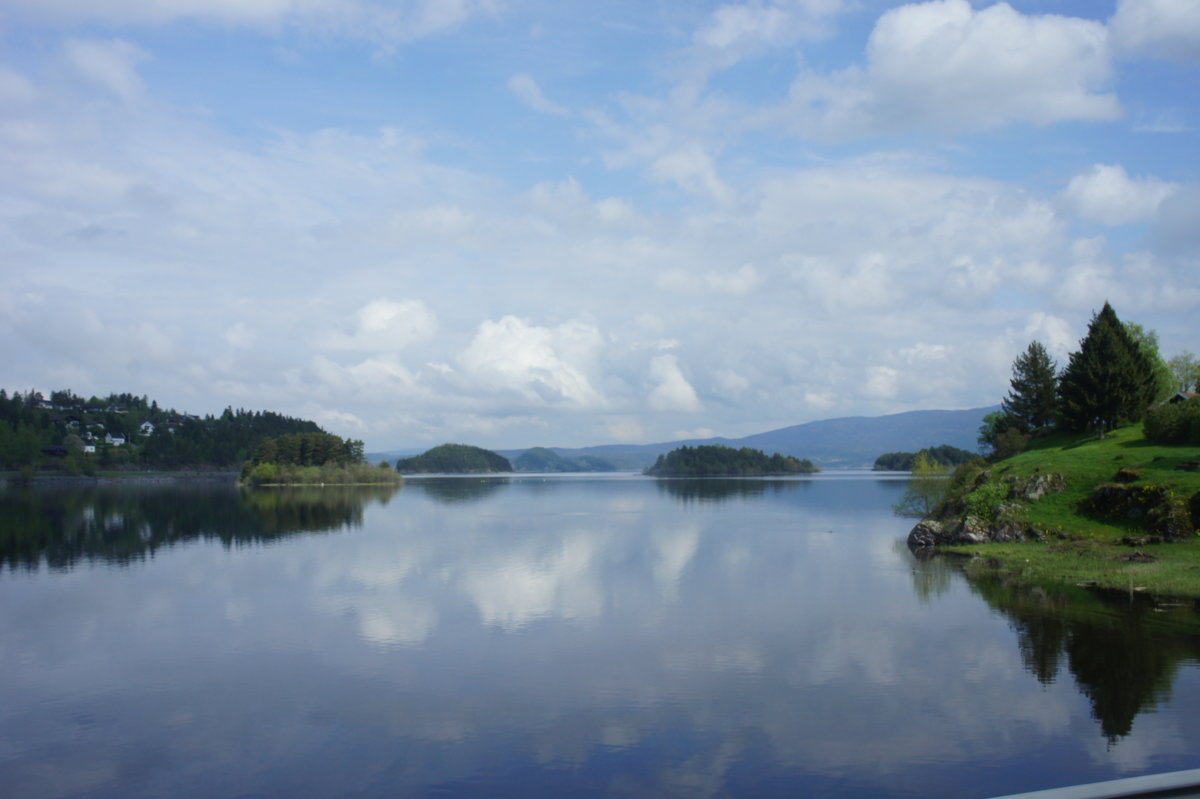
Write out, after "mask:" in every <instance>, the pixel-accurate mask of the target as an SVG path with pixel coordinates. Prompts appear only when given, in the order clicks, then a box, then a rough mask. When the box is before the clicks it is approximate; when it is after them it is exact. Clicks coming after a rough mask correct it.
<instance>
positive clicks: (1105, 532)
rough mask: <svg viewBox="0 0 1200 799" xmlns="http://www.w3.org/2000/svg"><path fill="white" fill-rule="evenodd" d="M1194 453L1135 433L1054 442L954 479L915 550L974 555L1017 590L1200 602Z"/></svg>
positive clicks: (1199, 474) (919, 531) (1198, 481)
mask: <svg viewBox="0 0 1200 799" xmlns="http://www.w3.org/2000/svg"><path fill="white" fill-rule="evenodd" d="M1198 468H1200V448H1197V447H1194V446H1180V445H1161V444H1154V443H1152V442H1150V441H1148V440H1147V439H1146V438H1145V436H1144V435H1143V427H1142V425H1141V424H1136V425H1130V426H1128V427H1123V428H1120V429H1118V430H1116V431H1114V432H1112V433H1111V434H1109V435H1108V436H1107V437H1106V438H1104V439H1102V440H1101V439H1097V438H1095V436H1092V435H1080V434H1058V435H1055V436H1051V437H1048V438H1045V439H1042V440H1040V441H1037V442H1035V444H1034V446H1033V447H1031V448H1030V449H1029V450H1028V451H1026V452H1023V453H1021V454H1020V455H1016V456H1014V457H1012V458H1008V459H1005V460H1002V461H998V462H996V463H994V464H988V465H986V466H977V467H974V468H969V467H968V468H965V469H963V470H960V472H958V473H957V474H956V476H955V478H954V479H953V480H952V481H951V483H950V485H949V493H948V496H947V499H946V501H945V502H944V503H943V505H942V507H941V508H940V509H939V510H938V511H937V512H935V514H934V515H933V516H932V517H930V518H928V519H925V520H922V521H921V522H920V523H919V524H917V526H916V527H914V528H913V531H912V533H911V534H910V535H909V546H910V547H911V548H913V549H918V550H919V549H929V548H931V547H932V548H937V549H940V550H943V551H951V552H958V553H962V554H969V555H972V556H981V557H977V558H976V560H975V561H973V562H972V563H973V565H974V568H976V569H982V568H986V564H988V563H992V564H998V568H999V569H1000V570H1001V571H1002V572H1004V573H1006V574H1010V575H1014V576H1017V577H1019V578H1020V580H1021V581H1023V582H1035V583H1036V582H1049V583H1081V584H1088V585H1095V586H1098V587H1101V588H1112V589H1121V590H1133V589H1137V590H1142V589H1145V590H1148V591H1151V592H1155V593H1159V594H1163V595H1173V596H1190V597H1200V537H1197V535H1196V531H1197V528H1198V527H1200V471H1197V469H1198Z"/></svg>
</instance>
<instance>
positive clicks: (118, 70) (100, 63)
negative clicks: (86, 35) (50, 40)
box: [63, 39, 148, 102]
mask: <svg viewBox="0 0 1200 799" xmlns="http://www.w3.org/2000/svg"><path fill="white" fill-rule="evenodd" d="M63 50H64V52H65V54H66V57H67V61H68V62H69V63H70V64H71V66H73V67H74V68H75V69H76V70H77V71H78V72H79V74H80V76H81V77H83V78H84V79H85V80H87V81H89V82H91V83H94V84H95V85H97V86H99V87H101V88H103V89H106V90H107V91H110V92H112V93H113V94H115V95H116V96H117V97H119V98H120V99H122V100H124V101H126V102H132V101H134V100H137V99H138V98H140V97H141V96H142V93H143V91H144V90H145V86H144V85H143V83H142V79H141V77H140V76H139V75H138V73H137V70H136V69H135V65H136V64H137V63H138V62H139V61H142V60H144V59H146V58H148V54H147V53H146V52H145V51H144V50H142V49H141V48H139V47H136V46H134V45H132V44H130V43H129V42H125V41H122V40H120V39H110V40H107V41H101V40H97V39H68V40H67V41H66V43H65V44H64V45H63Z"/></svg>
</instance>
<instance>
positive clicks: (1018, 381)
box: [1001, 341, 1058, 433]
mask: <svg viewBox="0 0 1200 799" xmlns="http://www.w3.org/2000/svg"><path fill="white" fill-rule="evenodd" d="M1057 371H1058V366H1057V365H1056V364H1055V363H1054V361H1053V360H1052V359H1051V358H1050V355H1049V354H1048V353H1047V352H1046V348H1045V347H1043V346H1042V345H1041V342H1038V341H1033V342H1030V344H1029V347H1027V348H1026V350H1025V352H1024V353H1022V354H1021V355H1018V356H1017V359H1016V360H1015V361H1013V374H1012V381H1011V382H1010V383H1009V385H1010V386H1012V390H1011V391H1009V392H1008V396H1007V397H1005V399H1004V402H1003V403H1001V407H1002V408H1003V409H1004V413H1005V414H1006V415H1007V416H1008V417H1009V419H1010V420H1011V421H1012V426H1013V427H1016V428H1018V429H1019V430H1020V431H1021V432H1022V433H1036V432H1038V431H1039V430H1044V429H1046V428H1047V427H1049V426H1050V425H1051V423H1052V422H1053V421H1054V412H1055V407H1056V405H1057V400H1056V397H1055V391H1056V389H1057Z"/></svg>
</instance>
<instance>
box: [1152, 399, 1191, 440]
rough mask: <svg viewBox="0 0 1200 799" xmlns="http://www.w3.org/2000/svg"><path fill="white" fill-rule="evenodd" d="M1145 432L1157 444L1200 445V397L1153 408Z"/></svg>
mask: <svg viewBox="0 0 1200 799" xmlns="http://www.w3.org/2000/svg"><path fill="white" fill-rule="evenodd" d="M1145 434H1146V438H1147V439H1149V440H1150V441H1153V442H1154V443H1156V444H1197V445H1200V397H1192V398H1191V399H1189V400H1186V401H1184V402H1175V403H1170V404H1165V405H1157V406H1155V407H1153V408H1151V409H1150V410H1149V411H1148V412H1147V413H1146V426H1145Z"/></svg>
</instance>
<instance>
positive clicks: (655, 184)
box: [0, 0, 1200, 451]
mask: <svg viewBox="0 0 1200 799" xmlns="http://www.w3.org/2000/svg"><path fill="white" fill-rule="evenodd" d="M1198 128H1200V3H1198V2H1197V0H1010V2H1008V3H1003V2H1000V3H993V2H970V1H969V0H930V1H929V2H913V3H899V2H888V1H885V0H744V1H743V2H724V3H720V2H699V1H698V0H687V1H686V2H685V0H611V1H609V2H576V0H391V1H389V0H91V1H90V2H87V3H80V2H76V0H0V276H2V277H3V280H2V281H0V353H3V355H2V360H0V385H3V386H4V387H6V388H8V389H9V390H10V391H11V390H14V389H16V390H22V391H25V390H29V389H38V390H42V391H44V392H49V391H50V390H57V389H64V388H69V389H71V390H73V391H75V392H76V393H77V394H82V395H84V396H88V395H92V394H97V395H101V396H103V395H107V394H108V393H110V392H131V393H134V394H138V395H147V396H148V397H150V398H152V399H155V400H157V401H158V402H159V403H160V404H161V405H163V406H166V407H174V408H176V409H177V410H180V411H187V412H191V413H201V414H203V413H220V412H221V410H222V409H223V408H225V407H226V406H232V407H234V408H248V409H256V410H257V409H263V410H274V411H277V412H281V413H286V414H289V415H294V416H300V417H303V418H308V419H313V420H314V421H316V422H318V423H319V424H320V425H322V427H324V428H325V429H326V430H328V431H330V432H333V433H337V434H338V435H343V436H349V437H353V438H358V439H361V440H363V441H365V442H366V446H367V449H368V450H377V451H378V450H388V449H422V448H426V447H429V446H433V445H436V444H440V443H443V442H447V441H456V442H462V443H470V444H476V445H480V446H487V447H495V448H517V447H529V446H537V445H544V446H585V445H593V444H606V443H625V442H629V443H645V442H655V441H668V440H674V439H680V438H689V437H706V436H711V435H723V436H730V437H737V436H743V435H748V434H751V433H757V432H762V431H766V430H770V429H774V428H778V427H783V426H787V425H793V424H800V423H803V422H807V421H813V420H817V419H825V418H832V417H840V416H854V415H868V416H874V415H881V414H889V413H897V412H902V411H908V410H916V409H935V408H937V409H951V408H972V407H980V406H985V405H991V404H994V403H996V402H998V401H999V400H1000V399H1001V398H1002V397H1003V396H1004V393H1005V392H1006V391H1007V389H1008V381H1009V379H1010V377H1011V372H1012V362H1013V359H1014V358H1015V357H1016V356H1017V355H1018V354H1020V353H1021V352H1022V351H1024V349H1025V348H1026V346H1027V345H1028V344H1029V342H1030V341H1032V340H1035V339H1036V340H1038V341H1040V342H1042V343H1043V344H1044V345H1045V346H1046V347H1047V349H1048V350H1049V351H1050V353H1051V354H1052V355H1053V356H1054V357H1055V358H1056V359H1057V360H1058V361H1059V362H1060V364H1061V363H1063V362H1065V359H1066V357H1067V355H1068V354H1069V353H1070V352H1071V351H1072V350H1075V349H1077V348H1078V343H1079V341H1080V339H1081V338H1082V337H1083V336H1084V335H1085V333H1086V330H1087V324H1088V321H1089V320H1090V319H1091V317H1092V315H1093V313H1095V312H1096V311H1098V310H1099V309H1100V307H1101V306H1102V305H1103V304H1104V302H1105V301H1109V302H1111V303H1112V304H1113V307H1114V308H1115V309H1116V311H1117V313H1118V315H1119V316H1120V317H1121V318H1122V319H1123V320H1126V321H1133V322H1138V323H1139V324H1142V325H1143V326H1145V327H1146V328H1149V329H1151V330H1153V331H1155V332H1156V333H1157V334H1158V337H1159V343H1160V349H1161V352H1162V354H1163V356H1164V357H1171V356H1172V355H1176V354H1180V353H1182V352H1184V351H1191V352H1200V335H1198V333H1197V320H1198V319H1200V174H1198V172H1200V137H1198V135H1197V129H1198Z"/></svg>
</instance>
